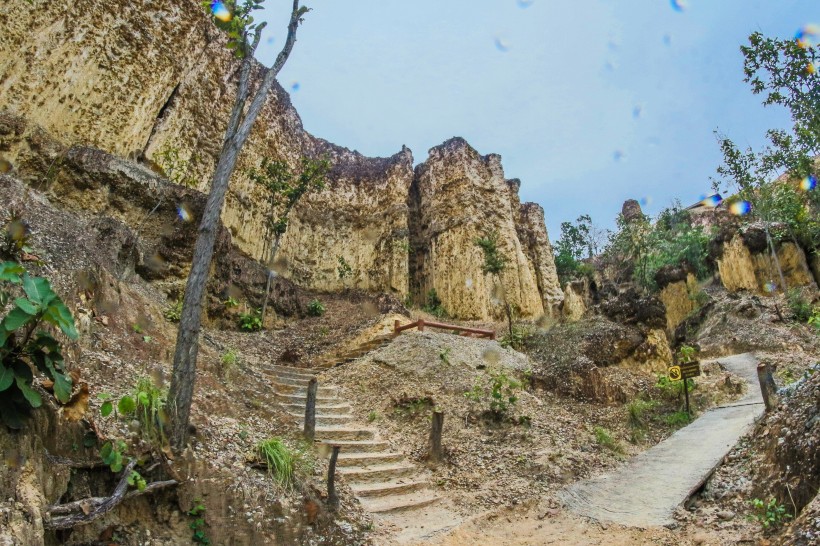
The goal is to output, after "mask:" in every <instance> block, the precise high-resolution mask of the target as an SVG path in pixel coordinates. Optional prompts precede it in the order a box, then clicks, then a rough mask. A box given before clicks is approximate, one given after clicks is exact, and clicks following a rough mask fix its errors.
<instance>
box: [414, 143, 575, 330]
mask: <svg viewBox="0 0 820 546" xmlns="http://www.w3.org/2000/svg"><path fill="white" fill-rule="evenodd" d="M518 186H519V182H518V181H517V180H505V178H504V171H503V169H502V167H501V157H500V156H498V155H492V154H491V155H486V156H482V155H480V154H479V153H478V152H476V151H475V150H474V149H473V148H472V147H471V146H470V145H469V144H467V142H466V141H465V140H463V139H461V138H454V139H451V140H448V141H447V142H445V143H444V144H442V145H440V146H436V147H435V148H432V149H431V150H430V156H429V158H428V159H427V161H425V162H424V163H422V164H421V165H419V166H418V167H416V175H415V179H414V181H413V187H412V188H411V192H410V199H409V206H410V214H411V221H410V224H409V226H410V244H411V253H412V258H411V264H410V274H411V278H412V279H413V283H414V287H413V288H414V292H415V293H416V294H426V293H427V292H428V291H430V290H435V291H436V293H437V294H438V297H439V298H440V299H441V301H442V304H443V307H444V308H445V309H446V310H447V312H448V313H450V314H451V315H454V316H458V317H461V318H468V319H480V318H486V317H501V316H502V315H503V302H504V301H506V302H507V303H509V304H510V305H512V306H513V308H515V309H516V310H517V313H518V314H519V315H520V316H522V317H537V316H540V315H542V314H544V311H545V302H546V303H547V306H548V307H549V306H550V305H551V304H552V302H554V301H556V299H557V293H558V290H560V289H559V288H558V284H557V275H556V274H555V266H554V264H553V263H552V260H551V257H550V255H551V252H550V248H549V247H544V246H539V242H538V241H539V240H540V241H541V245H543V243H544V241H546V240H547V234H546V229H545V228H543V219H541V220H539V221H536V219H535V218H534V217H535V216H537V212H538V211H537V209H534V207H532V206H531V205H528V214H527V215H526V216H524V220H525V222H522V213H521V208H522V205H521V204H520V201H519V199H518ZM519 232H521V233H524V234H525V235H531V236H530V237H527V238H526V239H525V243H526V244H522V240H521V239H520V238H519ZM492 233H495V234H496V235H497V239H498V249H499V251H500V252H501V253H502V254H503V255H504V256H505V258H506V268H505V269H504V271H503V272H502V273H501V274H500V275H499V277H500V278H499V279H496V278H494V276H493V275H490V274H485V273H484V272H483V271H482V268H483V265H484V254H483V252H482V250H481V248H479V247H478V246H477V245H476V240H477V239H479V238H481V237H485V236H488V235H489V234H492ZM529 243H532V246H529ZM539 281H540V284H539ZM541 286H544V287H545V288H546V290H544V291H542V289H541Z"/></svg>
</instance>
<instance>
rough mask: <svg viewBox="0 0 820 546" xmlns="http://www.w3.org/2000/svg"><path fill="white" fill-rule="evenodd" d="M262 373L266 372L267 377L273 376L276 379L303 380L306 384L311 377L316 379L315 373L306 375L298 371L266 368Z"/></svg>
mask: <svg viewBox="0 0 820 546" xmlns="http://www.w3.org/2000/svg"><path fill="white" fill-rule="evenodd" d="M262 373H264V374H265V376H266V377H272V378H274V379H291V380H295V381H301V382H303V383H304V384H307V382H308V381H310V380H311V379H316V376H315V375H305V374H301V373H296V372H276V371H271V370H265V371H264V372H262Z"/></svg>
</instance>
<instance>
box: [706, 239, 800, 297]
mask: <svg viewBox="0 0 820 546" xmlns="http://www.w3.org/2000/svg"><path fill="white" fill-rule="evenodd" d="M722 250H723V253H722V256H721V257H720V258H719V259H718V260H717V264H718V271H719V272H720V279H721V282H722V283H723V286H725V287H726V289H727V290H729V291H730V292H735V291H737V290H748V291H750V292H755V293H766V292H771V291H772V289H771V288H767V285H769V284H770V283H772V282H774V283H776V284H777V285H779V284H780V275H779V273H778V271H777V267H776V266H775V264H774V260H773V259H772V257H771V254H770V253H769V252H768V250H767V249H766V246H765V242H764V244H763V245H760V244H756V243H755V240H753V239H751V238H750V237H748V236H747V237H744V236H743V235H741V234H736V235H735V236H734V237H732V239H731V240H730V241H728V242H725V243H724V244H723V249H722ZM777 258H778V261H779V262H780V268H781V270H782V271H783V277H784V279H785V281H786V285H787V286H788V287H795V286H814V287H816V283H815V281H814V277H813V275H812V272H811V270H810V269H809V266H808V264H807V263H806V255H805V253H804V252H803V249H802V248H800V247H799V246H798V245H796V244H794V243H792V242H788V241H787V242H782V243H780V244H779V245H778V247H777Z"/></svg>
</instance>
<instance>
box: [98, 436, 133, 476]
mask: <svg viewBox="0 0 820 546" xmlns="http://www.w3.org/2000/svg"><path fill="white" fill-rule="evenodd" d="M127 449H128V445H126V443H125V442H123V441H122V440H109V441H107V442H105V443H104V444H103V445H102V447H101V448H100V458H101V459H102V461H103V463H105V464H107V465H108V467H109V468H110V469H111V472H120V471H121V470H122V467H123V461H124V458H125V451H126V450H127Z"/></svg>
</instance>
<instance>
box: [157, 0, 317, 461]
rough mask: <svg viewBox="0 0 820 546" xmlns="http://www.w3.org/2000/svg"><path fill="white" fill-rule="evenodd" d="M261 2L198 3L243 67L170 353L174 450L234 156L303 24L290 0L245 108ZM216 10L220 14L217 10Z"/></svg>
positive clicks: (181, 443)
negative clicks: (281, 35)
mask: <svg viewBox="0 0 820 546" xmlns="http://www.w3.org/2000/svg"><path fill="white" fill-rule="evenodd" d="M263 2H264V0H244V2H243V3H242V4H239V3H238V2H237V0H224V1H223V2H209V1H205V2H203V6H204V7H205V9H207V10H208V11H209V13H211V14H212V15H213V21H214V23H215V24H216V26H217V27H218V28H220V29H221V30H223V31H224V32H226V33H227V35H228V38H229V42H228V47H229V48H230V49H231V50H233V52H234V54H235V55H236V56H237V58H239V59H242V66H241V68H240V70H239V82H238V86H237V91H236V101H235V102H234V106H233V110H232V111H231V115H230V118H229V119H228V126H227V129H226V131H225V138H224V140H223V142H222V150H221V152H220V154H219V160H218V161H217V164H216V169H215V170H214V174H213V178H212V179H211V191H210V193H209V194H208V200H207V202H206V204H205V210H204V212H203V214H202V220H201V222H200V224H199V235H198V237H197V240H196V246H195V247H194V256H193V261H192V263H191V272H190V273H189V275H188V282H187V284H186V286H185V297H184V299H183V302H184V303H183V306H182V316H181V317H180V321H179V331H178V333H177V343H176V350H175V351H174V369H173V374H172V376H171V387H170V390H169V393H168V398H169V407H170V409H171V417H172V426H171V445H172V446H173V447H174V448H175V449H178V450H181V449H182V448H184V447H185V442H186V440H187V438H188V420H189V418H190V414H191V400H192V398H193V393H194V382H195V379H196V360H197V354H198V352H199V329H200V326H201V320H202V297H203V295H204V292H205V283H206V281H207V279H208V271H209V269H210V266H211V258H212V257H213V252H214V243H215V242H216V235H217V230H218V227H219V217H220V215H221V213H222V206H223V204H224V202H225V192H226V191H227V189H228V182H229V180H230V178H231V175H232V174H233V171H234V168H235V167H236V161H237V159H238V158H239V152H240V151H241V150H242V148H243V146H244V145H245V141H246V140H247V139H248V135H250V132H251V128H252V127H253V124H254V122H255V121H256V118H257V117H258V116H259V112H260V111H261V110H262V107H263V106H264V105H265V101H266V100H267V98H268V93H269V92H270V90H271V88H272V87H273V83H274V82H275V81H276V76H277V74H279V71H280V70H281V69H282V67H283V66H284V65H285V62H286V61H287V60H288V57H290V53H291V51H292V50H293V45H294V43H295V42H296V30H297V29H298V27H299V24H300V23H301V22H302V21H303V19H302V17H303V16H304V15H305V13H307V12H308V11H309V10H308V8H306V7H304V6H302V7H300V6H299V0H293V8H292V10H291V15H290V22H289V23H288V35H287V38H286V39H285V45H284V46H283V47H282V50H281V51H280V52H279V55H277V57H276V60H275V61H274V63H273V65H272V66H271V67H270V68H265V69H264V71H263V72H264V78H263V80H262V82H261V83H260V85H259V87H258V88H257V90H256V94H255V95H254V96H253V99H252V100H251V102H250V105H247V102H248V99H249V98H250V75H251V68H252V64H253V55H254V53H255V52H256V48H257V47H258V46H259V41H260V39H261V38H262V31H263V30H264V28H265V23H255V22H254V19H253V16H252V13H253V12H254V11H256V10H259V9H261V8H262V4H263ZM217 6H218V7H219V8H221V10H224V11H221V10H217V9H216V7H217ZM246 106H247V109H246Z"/></svg>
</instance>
